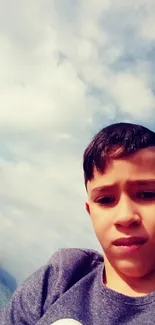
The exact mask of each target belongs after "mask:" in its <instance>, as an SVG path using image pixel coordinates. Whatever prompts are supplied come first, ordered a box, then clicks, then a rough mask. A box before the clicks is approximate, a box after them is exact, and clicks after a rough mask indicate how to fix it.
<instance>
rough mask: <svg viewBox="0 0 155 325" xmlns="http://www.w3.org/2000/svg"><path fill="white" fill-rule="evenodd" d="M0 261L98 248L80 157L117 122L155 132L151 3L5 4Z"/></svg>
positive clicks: (48, 0)
mask: <svg viewBox="0 0 155 325" xmlns="http://www.w3.org/2000/svg"><path fill="white" fill-rule="evenodd" d="M0 53H1V55H0V71H1V73H0V224H1V227H0V266H1V267H2V268H4V269H5V270H7V271H8V272H10V274H11V275H12V276H13V277H14V278H15V279H16V281H17V283H18V284H20V283H21V282H22V281H24V280H25V279H26V278H27V277H28V276H29V275H30V274H31V273H32V272H34V271H35V270H36V269H37V268H39V267H40V266H41V265H42V264H44V263H46V262H47V261H48V260H49V258H50V257H51V255H52V254H53V253H54V252H55V251H56V250H57V249H59V248H62V247H79V248H92V249H95V250H98V251H100V246H99V244H98V242H97V240H96V237H95V234H94V232H93V229H92V225H91V221H90V218H89V216H88V215H87V213H86V211H85V207H84V203H85V199H86V193H85V188H84V183H83V171H82V155H83V151H84V149H85V147H86V146H87V145H88V143H89V142H90V141H91V139H92V137H93V136H94V134H95V133H97V132H98V131H99V130H100V129H101V128H102V127H104V126H106V125H108V124H111V123H115V122H120V121H128V122H133V123H139V124H142V125H144V126H147V127H149V128H151V129H152V130H155V123H154V113H155V93H154V91H155V63H154V57H155V2H154V1H153V0H149V1H147V0H137V1H135V0H134V1H133V0H128V1H124V0H89V1H84V0H33V1H31V0H27V1H24V0H15V1H14V2H13V3H11V2H10V1H8V0H1V1H0Z"/></svg>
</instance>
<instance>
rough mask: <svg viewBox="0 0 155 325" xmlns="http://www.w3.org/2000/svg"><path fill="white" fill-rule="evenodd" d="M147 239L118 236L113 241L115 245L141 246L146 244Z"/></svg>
mask: <svg viewBox="0 0 155 325" xmlns="http://www.w3.org/2000/svg"><path fill="white" fill-rule="evenodd" d="M146 241H147V239H146V238H145V237H137V236H133V237H124V238H118V239H116V240H115V241H113V245H115V246H127V247H128V246H139V245H143V244H145V243H146Z"/></svg>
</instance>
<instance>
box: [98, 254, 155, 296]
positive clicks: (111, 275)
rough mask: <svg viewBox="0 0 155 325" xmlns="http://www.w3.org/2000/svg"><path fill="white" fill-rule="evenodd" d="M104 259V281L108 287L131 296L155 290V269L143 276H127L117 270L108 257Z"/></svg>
mask: <svg viewBox="0 0 155 325" xmlns="http://www.w3.org/2000/svg"><path fill="white" fill-rule="evenodd" d="M104 261H105V273H104V277H103V282H104V284H105V285H106V286H107V287H108V288H110V289H112V290H115V291H117V292H119V293H121V294H124V295H127V296H131V297H138V296H145V295H147V294H149V293H151V292H153V291H155V270H154V271H153V272H150V273H148V274H147V275H145V276H143V277H132V276H126V275H124V274H122V273H120V272H118V271H117V270H115V269H114V268H113V267H112V265H111V264H110V263H109V262H108V261H107V260H106V259H104Z"/></svg>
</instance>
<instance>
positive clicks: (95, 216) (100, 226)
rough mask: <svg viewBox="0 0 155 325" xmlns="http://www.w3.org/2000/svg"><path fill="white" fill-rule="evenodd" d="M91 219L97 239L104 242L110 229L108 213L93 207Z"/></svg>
mask: <svg viewBox="0 0 155 325" xmlns="http://www.w3.org/2000/svg"><path fill="white" fill-rule="evenodd" d="M91 219H92V223H93V227H94V230H95V233H96V235H97V237H98V239H99V240H106V238H107V236H108V234H109V232H110V231H111V227H112V223H111V218H110V215H109V213H106V212H105V211H104V210H103V209H102V208H98V207H95V208H93V209H91Z"/></svg>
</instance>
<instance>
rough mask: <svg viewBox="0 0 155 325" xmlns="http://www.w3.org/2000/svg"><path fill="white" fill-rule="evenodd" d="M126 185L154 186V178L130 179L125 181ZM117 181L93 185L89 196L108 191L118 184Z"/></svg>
mask: <svg viewBox="0 0 155 325" xmlns="http://www.w3.org/2000/svg"><path fill="white" fill-rule="evenodd" d="M126 183H127V187H130V186H140V187H141V186H155V179H141V180H139V179H138V180H130V181H127V182H126ZM118 184H119V183H114V184H109V185H103V186H97V187H94V188H93V189H92V191H91V197H94V196H95V195H96V194H99V193H104V192H108V191H110V190H112V189H114V188H116V187H117V186H118Z"/></svg>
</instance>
